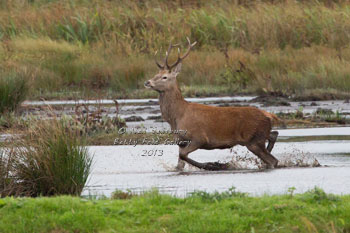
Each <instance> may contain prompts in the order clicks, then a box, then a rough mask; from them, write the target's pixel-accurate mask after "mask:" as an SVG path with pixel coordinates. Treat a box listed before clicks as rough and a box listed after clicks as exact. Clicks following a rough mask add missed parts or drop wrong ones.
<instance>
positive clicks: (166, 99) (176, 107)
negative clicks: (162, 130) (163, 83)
mask: <svg viewBox="0 0 350 233" xmlns="http://www.w3.org/2000/svg"><path fill="white" fill-rule="evenodd" d="M187 104H188V102H187V101H186V100H185V99H184V98H183V96H182V94H181V91H180V88H179V87H178V86H177V87H176V88H174V89H172V90H169V91H164V92H161V93H160V95H159V105H160V111H161V113H162V117H163V119H164V120H165V121H167V122H168V123H169V124H170V126H171V129H176V125H177V121H178V120H179V119H181V117H182V115H183V114H184V111H185V108H186V106H187Z"/></svg>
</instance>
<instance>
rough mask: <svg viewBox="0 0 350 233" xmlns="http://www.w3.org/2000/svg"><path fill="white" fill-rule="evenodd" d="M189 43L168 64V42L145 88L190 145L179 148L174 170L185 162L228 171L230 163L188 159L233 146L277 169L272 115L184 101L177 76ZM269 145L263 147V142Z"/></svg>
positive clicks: (256, 110) (189, 49)
mask: <svg viewBox="0 0 350 233" xmlns="http://www.w3.org/2000/svg"><path fill="white" fill-rule="evenodd" d="M187 40H188V49H187V51H186V52H185V54H184V55H183V56H181V55H180V48H178V58H177V61H176V62H175V63H173V64H171V65H169V63H168V57H169V54H170V52H171V50H172V48H174V47H178V46H179V45H178V44H177V45H172V44H171V43H170V45H169V48H168V50H167V52H166V56H165V60H164V65H161V64H159V63H158V61H157V60H155V61H156V64H157V66H158V67H159V69H160V70H159V72H158V74H156V75H155V76H154V77H153V78H152V79H150V80H148V81H146V82H145V84H144V85H145V87H146V88H151V89H153V90H155V91H157V92H158V93H159V104H160V110H161V113H162V117H163V119H164V120H165V121H167V122H168V123H169V124H170V126H171V129H172V130H183V131H186V134H184V135H180V134H179V135H177V137H179V138H178V139H179V140H180V141H190V142H191V143H187V144H182V145H181V144H180V145H179V147H180V148H179V163H178V166H177V168H178V169H179V170H182V169H183V168H184V166H185V163H184V161H186V162H188V163H189V164H191V165H193V166H195V167H198V168H201V169H206V170H225V169H229V164H228V163H226V164H223V163H218V162H214V163H211V162H208V163H199V162H197V161H194V160H192V159H190V158H189V157H188V154H189V153H191V152H193V151H195V150H197V149H207V150H211V149H224V148H231V147H233V146H235V145H242V146H246V147H247V148H248V149H249V150H250V151H251V152H253V153H254V154H255V155H257V156H258V157H259V158H260V159H262V160H263V161H264V162H265V163H266V164H267V167H268V168H274V167H276V166H277V163H278V160H277V159H276V158H275V157H274V156H273V155H271V153H270V152H271V150H272V148H273V146H274V143H275V141H276V139H277V136H278V132H277V131H272V132H271V128H272V124H273V122H274V120H278V118H277V117H276V116H275V115H274V114H271V113H268V112H265V111H263V110H259V109H258V108H255V107H215V106H209V105H204V104H197V103H189V102H187V101H186V100H185V99H184V98H183V96H182V94H181V91H180V89H179V86H178V84H177V81H176V77H177V76H178V74H179V73H180V70H181V62H182V61H183V60H184V59H185V58H186V57H187V56H188V55H189V53H190V51H191V49H192V48H193V46H194V45H195V44H196V42H194V43H192V44H191V42H190V40H189V39H188V38H187ZM266 141H268V142H269V145H268V146H267V148H265V142H266Z"/></svg>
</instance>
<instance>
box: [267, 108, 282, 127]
mask: <svg viewBox="0 0 350 233" xmlns="http://www.w3.org/2000/svg"><path fill="white" fill-rule="evenodd" d="M263 112H264V115H265V116H266V117H268V118H269V119H270V120H271V124H272V125H275V124H281V123H284V122H283V121H282V120H281V119H280V118H278V117H277V116H276V115H275V114H273V113H269V112H266V111H263Z"/></svg>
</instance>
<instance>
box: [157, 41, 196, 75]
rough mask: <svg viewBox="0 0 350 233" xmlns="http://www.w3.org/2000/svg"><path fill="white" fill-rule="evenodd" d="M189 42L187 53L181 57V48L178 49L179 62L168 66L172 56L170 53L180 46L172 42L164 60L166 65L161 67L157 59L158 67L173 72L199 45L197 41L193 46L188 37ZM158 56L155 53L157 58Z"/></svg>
mask: <svg viewBox="0 0 350 233" xmlns="http://www.w3.org/2000/svg"><path fill="white" fill-rule="evenodd" d="M187 41H188V49H187V51H186V53H185V54H184V55H183V56H182V57H181V56H180V52H181V50H180V48H178V53H177V61H176V62H175V63H174V64H172V65H169V64H168V57H169V55H170V52H171V49H172V48H174V47H178V46H179V45H180V44H175V45H173V44H172V43H171V42H170V44H169V48H168V51H166V53H165V59H164V65H160V64H159V63H158V61H157V59H155V62H156V64H157V66H158V67H159V68H160V69H164V68H165V67H166V68H167V69H168V70H171V69H173V68H174V67H176V66H177V65H178V64H179V63H180V62H181V61H182V60H183V59H185V58H186V57H187V56H188V54H190V51H191V49H192V48H193V47H194V46H195V45H196V44H197V41H195V42H194V43H192V44H191V41H190V39H189V38H188V37H187ZM156 55H157V52H156V53H155V56H156Z"/></svg>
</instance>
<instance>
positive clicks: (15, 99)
mask: <svg viewBox="0 0 350 233" xmlns="http://www.w3.org/2000/svg"><path fill="white" fill-rule="evenodd" d="M27 93H28V87H27V85H26V80H25V79H24V78H23V77H22V76H20V75H18V74H16V73H9V74H0V114H2V113H8V112H12V111H14V110H16V109H17V108H18V106H19V105H20V104H21V103H22V102H23V101H24V100H25V98H26V95H27Z"/></svg>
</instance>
